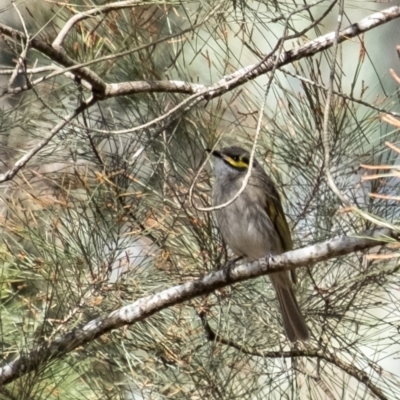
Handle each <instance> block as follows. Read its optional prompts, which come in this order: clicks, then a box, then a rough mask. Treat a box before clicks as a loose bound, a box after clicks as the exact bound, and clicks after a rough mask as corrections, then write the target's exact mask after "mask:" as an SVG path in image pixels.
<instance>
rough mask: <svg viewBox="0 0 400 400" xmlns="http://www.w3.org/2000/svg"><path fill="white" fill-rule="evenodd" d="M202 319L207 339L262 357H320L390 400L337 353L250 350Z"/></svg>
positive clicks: (378, 395)
mask: <svg viewBox="0 0 400 400" xmlns="http://www.w3.org/2000/svg"><path fill="white" fill-rule="evenodd" d="M200 318H201V321H202V323H203V327H204V330H205V332H206V336H207V339H208V340H210V341H215V342H217V343H222V344H224V345H226V346H229V347H232V348H234V349H236V350H239V351H240V352H242V353H244V354H248V355H250V356H255V357H262V358H295V357H309V358H318V359H320V360H324V361H326V362H328V363H330V364H333V365H335V366H336V367H338V368H340V369H341V370H342V371H344V372H346V374H348V375H350V376H351V377H353V378H355V379H357V381H358V382H360V383H362V384H363V385H365V386H366V387H367V388H368V389H369V390H370V391H371V392H372V393H373V394H374V395H375V396H376V397H378V399H380V400H389V399H388V397H387V396H386V395H385V394H384V393H383V392H382V390H381V389H380V388H379V387H378V386H376V385H375V384H374V383H373V382H372V380H371V378H370V376H369V375H368V374H367V373H366V372H364V371H363V370H361V369H359V368H357V367H356V366H355V365H353V364H348V363H346V362H345V361H343V360H341V359H340V358H339V357H338V356H337V355H335V354H333V353H330V352H328V351H326V350H325V351H324V350H323V349H321V348H314V349H303V350H301V349H291V350H290V351H262V352H260V351H255V350H249V349H247V348H245V347H244V346H241V345H240V344H237V343H235V342H234V341H232V340H230V339H225V338H224V337H222V336H221V335H219V334H218V333H215V332H214V331H213V330H212V328H211V327H210V325H209V323H208V321H207V320H206V318H205V316H204V314H200Z"/></svg>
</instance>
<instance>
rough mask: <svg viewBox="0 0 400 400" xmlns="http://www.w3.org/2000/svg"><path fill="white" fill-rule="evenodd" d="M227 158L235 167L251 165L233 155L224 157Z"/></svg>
mask: <svg viewBox="0 0 400 400" xmlns="http://www.w3.org/2000/svg"><path fill="white" fill-rule="evenodd" d="M224 158H225V160H226V161H227V162H228V163H229V164H231V165H232V167H235V168H247V167H248V166H249V165H248V164H247V162H245V161H243V160H234V159H233V158H231V157H227V156H226V157H224Z"/></svg>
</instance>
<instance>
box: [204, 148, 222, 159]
mask: <svg viewBox="0 0 400 400" xmlns="http://www.w3.org/2000/svg"><path fill="white" fill-rule="evenodd" d="M206 152H207V153H211V154H212V155H213V156H214V157H218V158H222V154H221V153H220V152H219V151H218V150H211V149H206Z"/></svg>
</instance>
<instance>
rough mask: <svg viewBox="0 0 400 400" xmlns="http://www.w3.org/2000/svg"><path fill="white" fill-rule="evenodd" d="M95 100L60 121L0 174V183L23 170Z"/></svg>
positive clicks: (85, 103) (82, 104) (93, 98)
mask: <svg viewBox="0 0 400 400" xmlns="http://www.w3.org/2000/svg"><path fill="white" fill-rule="evenodd" d="M96 101H97V100H96V98H95V97H94V96H92V97H91V98H90V99H89V100H87V101H83V102H82V103H81V104H80V105H79V106H78V107H77V108H76V109H75V110H73V111H72V112H71V113H70V114H69V115H68V116H67V117H66V118H65V119H62V120H61V121H60V122H59V123H58V124H57V125H56V126H55V127H54V128H53V129H52V130H51V131H50V133H49V134H48V135H47V136H46V137H45V138H44V139H43V140H41V141H40V142H39V143H38V144H36V146H35V147H33V148H32V149H31V150H29V151H28V152H27V153H26V154H25V155H24V156H23V157H21V158H20V159H19V160H18V161H17V162H16V163H15V164H14V165H13V167H12V168H10V169H9V170H8V171H7V172H6V173H4V174H0V183H2V182H5V181H9V180H10V179H12V178H14V176H15V175H17V174H18V172H19V171H20V170H21V168H23V167H24V166H25V165H26V164H27V163H28V162H29V161H30V160H31V159H32V157H33V156H34V155H35V154H36V153H38V152H39V151H40V150H42V149H43V148H44V147H46V145H47V144H48V143H49V142H50V140H51V139H53V137H54V136H55V135H57V133H58V132H60V130H61V129H63V128H64V127H65V126H67V125H68V124H69V123H70V122H71V121H73V120H74V119H75V118H76V117H77V116H78V115H80V114H81V113H82V112H83V111H85V110H86V109H88V108H90V107H91V106H92V105H93V104H94V103H96Z"/></svg>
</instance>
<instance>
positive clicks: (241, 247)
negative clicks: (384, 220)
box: [212, 147, 309, 342]
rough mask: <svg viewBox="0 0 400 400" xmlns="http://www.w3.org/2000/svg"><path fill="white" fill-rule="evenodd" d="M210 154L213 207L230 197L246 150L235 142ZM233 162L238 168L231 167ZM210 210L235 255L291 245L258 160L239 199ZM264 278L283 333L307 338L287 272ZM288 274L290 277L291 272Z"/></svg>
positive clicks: (254, 255)
mask: <svg viewBox="0 0 400 400" xmlns="http://www.w3.org/2000/svg"><path fill="white" fill-rule="evenodd" d="M213 155H214V156H215V165H214V171H215V183H214V187H213V194H212V199H213V205H214V206H217V205H220V204H223V203H226V202H227V201H229V200H230V199H231V198H232V197H233V196H235V194H236V193H237V192H238V191H239V189H240V187H241V186H242V182H243V179H244V177H245V175H246V172H247V168H246V167H243V165H245V164H243V162H244V163H246V162H248V160H249V153H248V152H247V151H245V150H244V149H242V148H240V147H226V148H223V149H221V150H220V151H219V152H218V151H214V152H213ZM232 160H233V161H232ZM235 160H236V161H235ZM229 161H230V162H231V163H230V162H229ZM232 163H233V164H234V165H237V166H240V167H234V166H232ZM215 214H216V218H217V222H218V226H219V228H220V231H221V234H222V236H223V238H224V239H225V241H226V243H227V244H228V245H229V247H230V248H231V249H232V250H233V252H234V253H235V254H236V255H237V256H243V257H245V258H246V259H248V260H250V261H254V260H258V259H260V258H263V257H266V256H267V255H274V254H280V253H283V252H285V251H288V250H291V249H292V239H291V235H290V230H289V227H288V225H287V222H286V219H285V216H284V213H283V209H282V205H281V201H280V197H279V194H278V192H277V190H276V188H275V185H274V184H273V182H272V180H271V179H270V178H269V176H268V175H267V174H266V173H265V171H264V170H263V168H262V167H261V166H260V164H259V163H258V162H257V161H254V165H253V169H252V174H251V177H250V180H249V182H248V184H247V186H246V188H245V189H244V191H243V192H242V194H241V195H240V196H239V198H238V199H236V200H235V201H234V202H233V203H232V204H230V205H229V206H227V207H224V208H222V209H219V210H216V211H215ZM269 277H270V279H271V281H272V284H273V286H274V288H275V291H276V294H277V299H278V302H279V306H280V310H281V313H282V319H283V325H284V328H285V331H286V334H287V337H288V338H289V340H290V341H292V342H294V341H296V340H298V339H299V340H307V339H308V338H309V332H308V328H307V325H306V323H305V320H304V317H303V315H302V313H301V311H300V308H299V306H298V304H297V300H296V297H295V294H294V291H293V287H292V283H291V281H290V275H289V273H287V272H279V273H275V274H270V275H269ZM292 279H293V280H294V281H295V274H294V271H293V274H292Z"/></svg>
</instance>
